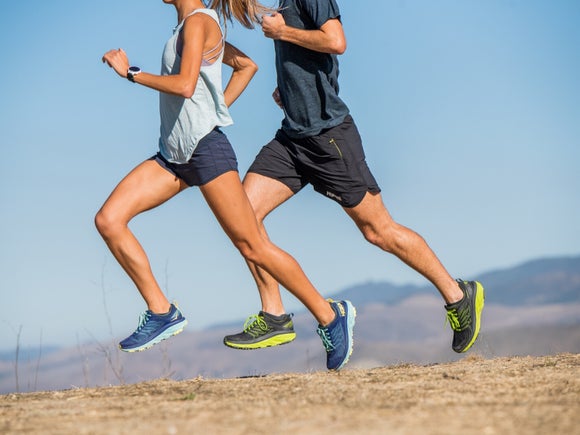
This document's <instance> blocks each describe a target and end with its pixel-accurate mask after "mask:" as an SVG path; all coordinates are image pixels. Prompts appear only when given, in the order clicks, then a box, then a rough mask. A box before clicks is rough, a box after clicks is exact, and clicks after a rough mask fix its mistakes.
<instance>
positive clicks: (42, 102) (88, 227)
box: [0, 0, 580, 349]
mask: <svg viewBox="0 0 580 435" xmlns="http://www.w3.org/2000/svg"><path fill="white" fill-rule="evenodd" d="M339 4H340V6H341V10H342V13H343V24H344V27H345V31H346V35H347V39H348V44H349V45H348V49H347V52H346V53H345V54H344V55H343V56H341V59H340V62H341V78H340V82H341V95H342V97H343V98H344V99H345V101H347V103H348V104H349V106H350V108H351V111H352V114H353V116H354V118H355V120H356V122H357V124H358V126H359V129H360V131H361V135H362V137H363V141H364V144H365V149H366V154H367V160H368V162H369V165H370V167H371V169H372V170H373V172H374V174H375V176H376V178H377V180H378V182H379V184H380V185H381V187H382V189H383V197H384V201H385V204H386V205H387V207H388V208H389V210H390V212H391V214H392V215H393V217H394V218H395V219H396V220H397V221H399V222H400V223H402V224H404V225H406V226H409V227H411V228H413V229H414V230H416V231H417V232H419V233H420V234H421V235H423V236H424V237H425V239H426V240H427V241H428V243H429V244H430V245H431V246H432V248H433V249H434V250H435V252H436V253H437V254H438V256H439V257H440V258H441V260H442V261H443V263H444V264H445V266H446V267H447V269H448V270H449V271H450V273H451V274H452V275H453V276H457V277H464V278H473V277H477V275H478V274H480V273H482V272H485V271H488V270H491V269H497V268H505V267H509V266H513V265H515V264H519V263H521V262H523V261H526V260H529V259H532V258H536V257H544V256H559V255H576V254H578V253H580V229H579V224H578V222H579V221H580V219H579V217H580V195H579V194H578V190H579V187H580V170H579V169H578V166H579V165H580V78H579V77H580V75H579V73H580V50H578V47H580V28H579V27H578V22H580V2H577V1H576V0H558V1H548V0H525V1H524V0H485V1H484V0H478V1H476V0H435V1H434V0H413V1H411V0H408V1H405V0H394V1H384V2H383V1H381V2H367V3H358V2H357V3H355V2H349V1H344V0H342V1H339ZM369 6H371V7H369ZM175 24H176V23H175V13H174V10H173V7H171V6H166V5H164V4H163V3H162V2H161V1H160V0H159V1H143V0H140V1H137V0H125V1H123V2H119V1H112V0H103V1H101V2H99V3H98V4H95V3H93V2H78V1H75V2H73V1H69V0H57V1H55V2H37V3H36V4H34V6H32V5H31V3H29V2H10V3H3V4H2V6H0V52H1V53H2V68H0V95H1V97H0V131H1V132H2V135H1V136H0V143H1V149H2V153H3V156H2V157H3V158H2V159H1V160H0V301H1V304H2V309H1V310H0V349H11V348H12V349H13V348H14V346H15V344H16V339H17V333H18V331H19V329H20V328H22V329H21V334H20V344H21V345H24V346H33V347H34V346H38V345H39V343H40V342H42V343H43V345H45V346H46V345H74V344H76V343H77V342H85V341H91V340H94V339H98V340H100V339H103V338H107V337H109V336H110V335H111V334H112V335H114V336H116V337H120V338H123V337H124V336H126V335H128V334H129V333H131V332H132V330H133V329H134V327H135V326H136V324H137V319H138V314H139V313H140V312H141V311H142V310H143V309H144V305H143V303H142V300H141V298H140V296H139V295H138V292H137V291H136V289H135V288H134V287H133V285H132V283H131V282H130V281H129V280H128V278H126V277H125V275H124V274H123V272H122V271H121V270H120V267H119V266H118V265H117V263H116V262H115V261H114V259H113V258H112V256H111V255H110V254H109V252H108V250H107V249H106V247H105V245H104V243H103V242H102V240H101V239H100V237H99V236H98V234H97V232H96V230H95V229H94V226H93V222H92V220H93V216H94V214H95V213H96V211H97V210H98V208H99V207H100V205H101V204H102V203H103V201H104V200H105V199H106V197H107V196H108V194H109V193H110V191H111V190H112V189H113V187H114V186H115V185H116V183H117V182H118V181H119V180H120V179H121V178H122V177H123V176H124V175H125V174H126V173H127V172H128V171H129V170H130V169H132V168H133V167H134V166H135V165H136V164H138V163H140V162H141V161H142V160H143V159H145V158H147V157H148V156H150V155H152V154H154V152H155V151H156V144H157V137H158V112H157V110H158V107H157V94H156V93H155V92H154V91H152V90H149V89H146V88H142V87H139V86H136V85H133V84H131V83H129V82H127V81H124V80H121V79H119V78H118V77H116V76H115V75H114V74H113V72H112V71H111V70H109V69H108V68H107V67H105V66H104V65H103V64H102V63H101V61H100V59H101V56H102V54H103V53H104V52H105V51H107V50H108V49H110V48H117V47H123V48H124V49H125V50H126V51H127V53H128V54H129V58H130V60H131V62H132V64H135V65H138V66H140V67H141V68H142V69H144V70H146V71H150V72H157V71H158V70H159V65H160V56H161V50H162V47H163V44H164V43H165V41H166V39H167V38H168V37H169V36H170V34H171V30H172V28H173V26H174V25H175ZM228 39H229V40H230V42H232V43H233V44H234V45H237V46H238V47H239V48H241V49H242V50H244V51H245V52H246V53H247V54H249V55H250V56H251V57H252V58H254V59H255V60H256V62H257V63H258V64H259V65H260V71H259V72H258V74H257V76H256V77H255V79H254V81H253V82H252V83H251V84H250V86H249V88H248V90H247V92H246V93H245V94H244V95H243V96H242V97H241V98H240V100H239V101H238V102H237V103H236V104H235V105H234V107H233V108H232V115H233V117H234V120H235V125H234V126H232V127H228V129H227V130H226V133H227V134H228V136H229V137H230V140H231V141H232V143H233V145H234V147H235V149H236V152H237V155H238V160H239V166H240V171H241V173H242V174H243V173H245V170H246V169H247V167H248V166H249V164H250V163H251V161H252V159H253V157H254V155H255V154H256V153H257V152H258V150H259V149H260V147H261V146H262V145H264V144H265V143H266V142H267V141H268V140H269V139H270V138H271V137H272V135H273V134H274V132H275V130H276V129H277V127H278V126H279V123H280V120H281V112H280V111H279V110H278V108H277V107H276V106H275V104H274V103H273V102H272V100H271V97H270V95H271V92H272V90H273V88H274V86H275V72H274V69H273V49H272V42H271V41H269V40H267V39H265V38H264V37H263V36H262V33H261V32H260V31H259V30H254V31H249V30H246V29H243V28H242V27H241V26H239V25H233V26H230V27H229V29H228ZM268 228H269V231H270V235H271V238H272V239H273V240H274V241H275V242H277V244H278V245H280V246H281V247H283V248H284V249H286V250H287V251H288V252H290V253H291V254H293V255H294V256H295V257H296V258H297V259H298V260H299V262H300V263H301V264H302V266H303V268H304V269H305V271H306V272H307V274H308V275H309V277H310V278H311V280H312V281H313V282H314V284H315V285H316V286H317V287H318V288H319V289H320V291H321V292H322V293H323V294H325V295H330V294H331V293H334V292H337V291H339V290H341V289H343V288H345V287H347V286H350V285H353V284H360V283H362V282H368V281H380V280H384V281H390V282H394V283H407V282H410V283H418V284H424V283H426V281H425V280H424V279H423V278H422V277H421V276H420V275H418V274H417V273H416V272H414V271H412V270H410V269H408V268H407V267H406V266H405V265H403V264H402V263H401V262H400V261H398V260H397V259H396V258H394V257H391V256H389V255H387V254H384V253H382V252H380V251H379V250H378V249H377V248H375V247H373V246H371V245H369V244H367V243H366V242H364V241H363V239H362V237H361V236H360V233H359V232H358V230H357V229H356V228H355V227H354V225H353V224H352V222H351V221H350V220H349V219H348V217H347V216H346V215H345V214H344V213H343V212H342V210H341V209H340V208H339V207H338V206H337V205H336V204H334V203H333V202H331V201H329V200H326V199H324V198H322V197H320V196H319V195H317V194H315V193H313V192H312V190H311V189H310V188H307V189H306V190H305V191H304V192H302V193H300V194H299V195H298V196H297V197H295V198H294V199H293V200H291V201H290V202H289V203H287V204H285V205H283V206H282V207H281V208H280V209H279V210H277V211H276V212H274V213H273V214H272V216H271V217H270V218H269V221H268ZM132 229H133V230H134V232H135V233H136V234H137V236H138V237H139V239H140V240H141V242H142V244H143V245H144V247H145V249H146V250H147V252H148V254H149V257H150V260H151V263H152V266H153V269H154V272H155V273H156V275H157V277H158V279H159V281H160V283H161V284H162V286H163V287H164V288H165V289H166V290H167V293H168V295H169V297H170V298H171V299H175V300H177V301H178V303H179V304H180V306H181V307H182V308H183V311H184V312H185V314H186V316H187V317H188V319H189V321H190V326H189V328H191V329H199V328H203V327H205V326H208V325H211V324H214V323H220V322H225V321H231V320H236V319H240V321H241V320H243V319H244V318H245V317H246V316H247V315H249V314H251V313H253V312H255V311H257V310H258V309H259V299H258V296H257V292H256V291H255V289H254V285H253V281H252V279H251V276H250V274H249V273H248V272H247V269H246V267H245V264H244V262H243V260H242V258H241V257H240V255H239V254H238V253H237V251H236V250H235V248H233V246H232V245H231V243H230V242H229V240H228V239H227V238H226V237H225V235H223V234H222V232H221V229H220V228H219V226H218V224H217V223H216V221H215V219H214V218H213V216H212V214H211V213H210V211H209V210H208V207H207V205H206V204H205V202H204V201H203V198H202V197H201V195H200V193H199V191H198V190H193V189H191V190H189V191H186V192H185V193H183V194H182V195H181V196H180V197H177V198H175V199H174V200H173V201H172V202H170V203H168V204H165V205H164V206H162V207H160V208H159V209H157V210H155V211H152V212H150V213H147V214H145V215H143V216H140V217H138V218H137V219H136V220H135V221H134V223H133V224H132ZM484 284H485V283H484ZM488 295H489V296H488V297H491V298H492V297H493V296H492V295H493V289H488ZM285 301H286V302H287V308H288V309H289V310H298V309H301V308H300V305H299V304H298V303H297V301H296V300H295V299H294V298H293V297H292V296H290V295H289V294H288V293H285ZM107 316H109V319H110V323H109V319H108V318H107ZM442 316H443V314H442ZM442 319H443V317H442ZM240 326H241V323H240Z"/></svg>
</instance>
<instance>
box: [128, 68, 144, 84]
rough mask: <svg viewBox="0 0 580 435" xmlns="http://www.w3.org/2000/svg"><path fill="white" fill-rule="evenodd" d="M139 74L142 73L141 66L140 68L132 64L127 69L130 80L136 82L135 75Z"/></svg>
mask: <svg viewBox="0 0 580 435" xmlns="http://www.w3.org/2000/svg"><path fill="white" fill-rule="evenodd" d="M137 74H141V68H139V67H138V66H130V67H129V69H128V70H127V78H128V79H129V81H130V82H133V83H135V76H136V75H137Z"/></svg>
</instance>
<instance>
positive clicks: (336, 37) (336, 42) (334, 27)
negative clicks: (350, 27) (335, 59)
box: [262, 12, 346, 54]
mask: <svg viewBox="0 0 580 435" xmlns="http://www.w3.org/2000/svg"><path fill="white" fill-rule="evenodd" d="M262 31H263V32H264V36H266V37H267V38H271V39H277V40H280V41H285V42H290V43H292V44H296V45H299V46H301V47H304V48H308V49H309V50H314V51H319V52H321V53H329V54H342V53H344V52H345V50H346V38H345V36H344V30H343V28H342V24H341V22H340V20H338V19H336V18H333V19H330V20H328V21H327V22H326V23H324V24H323V25H322V26H321V27H320V29H317V30H303V29H297V28H295V27H290V26H287V25H286V21H284V17H283V16H282V14H280V13H277V12H276V13H274V14H272V15H264V17H263V18H262Z"/></svg>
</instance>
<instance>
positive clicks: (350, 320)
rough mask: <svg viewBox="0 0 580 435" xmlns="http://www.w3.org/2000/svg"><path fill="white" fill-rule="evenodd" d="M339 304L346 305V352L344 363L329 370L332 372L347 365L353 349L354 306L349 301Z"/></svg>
mask: <svg viewBox="0 0 580 435" xmlns="http://www.w3.org/2000/svg"><path fill="white" fill-rule="evenodd" d="M339 303H344V304H345V305H346V316H347V319H346V327H347V332H348V352H347V355H346V358H345V359H344V361H343V362H342V363H341V364H340V365H339V366H338V367H336V368H334V369H329V370H333V371H338V370H340V369H342V368H343V367H344V366H345V365H346V363H348V360H349V359H350V356H351V355H352V350H353V348H354V337H353V336H354V324H355V323H356V320H355V319H356V308H355V307H354V305H353V304H352V303H351V302H350V301H342V302H339Z"/></svg>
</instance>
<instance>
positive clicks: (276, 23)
mask: <svg viewBox="0 0 580 435" xmlns="http://www.w3.org/2000/svg"><path fill="white" fill-rule="evenodd" d="M285 28H286V21H284V17H283V16H282V14H279V13H278V12H274V13H273V14H272V15H264V16H263V17H262V31H263V32H264V36H265V37H266V38H271V39H281V37H282V33H283V31H284V29H285Z"/></svg>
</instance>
